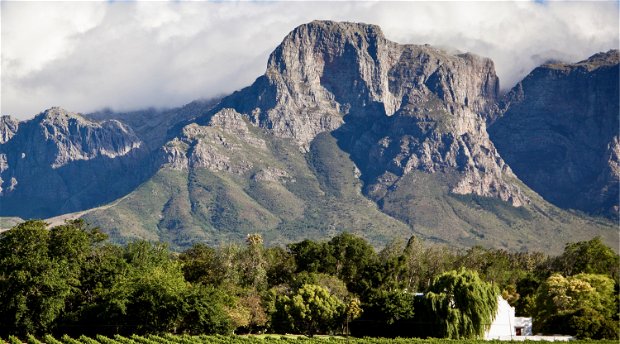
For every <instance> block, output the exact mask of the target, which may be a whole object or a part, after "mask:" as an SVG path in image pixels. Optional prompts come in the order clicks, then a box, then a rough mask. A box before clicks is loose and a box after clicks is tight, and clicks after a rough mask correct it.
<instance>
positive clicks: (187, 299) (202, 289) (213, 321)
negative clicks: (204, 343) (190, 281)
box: [178, 284, 234, 335]
mask: <svg viewBox="0 0 620 344" xmlns="http://www.w3.org/2000/svg"><path fill="white" fill-rule="evenodd" d="M227 304H230V298H229V296H228V295H226V294H225V293H223V292H222V291H221V290H218V289H216V288H214V287H213V286H205V285H202V284H197V285H195V286H192V287H191V288H189V289H187V290H186V291H185V295H184V296H183V298H182V301H181V318H182V320H181V321H180V323H179V327H178V331H179V332H182V333H189V334H193V335H198V334H230V333H232V331H233V330H234V327H233V323H232V321H231V319H230V317H229V316H228V314H227V311H226V305H227Z"/></svg>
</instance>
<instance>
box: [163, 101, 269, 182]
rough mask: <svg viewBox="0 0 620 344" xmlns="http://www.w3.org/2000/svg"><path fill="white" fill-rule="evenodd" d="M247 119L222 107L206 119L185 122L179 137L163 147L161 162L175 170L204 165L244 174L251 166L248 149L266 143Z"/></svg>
mask: <svg viewBox="0 0 620 344" xmlns="http://www.w3.org/2000/svg"><path fill="white" fill-rule="evenodd" d="M249 125H251V124H249V123H248V121H247V119H245V118H244V117H243V116H242V115H241V114H239V113H238V112H236V111H235V110H232V109H222V110H220V111H219V112H217V113H216V114H214V115H213V116H211V117H210V119H209V123H208V124H207V125H205V126H201V125H198V124H195V123H192V124H189V125H187V126H185V127H184V128H183V130H182V133H181V135H180V137H177V138H174V139H173V140H171V141H169V142H168V143H167V144H166V145H165V146H164V147H163V149H162V150H163V160H164V166H168V167H171V168H173V169H177V170H183V169H190V168H206V169H209V170H211V171H214V172H217V171H226V172H229V173H234V174H244V173H246V172H247V171H249V170H250V169H251V168H252V166H253V165H252V163H251V162H250V160H251V158H250V156H248V149H247V147H248V146H249V147H252V148H251V149H250V150H254V149H258V150H266V149H267V147H266V143H265V141H264V140H262V139H261V138H259V137H257V136H256V135H254V134H253V133H252V132H251V131H250V129H249Z"/></svg>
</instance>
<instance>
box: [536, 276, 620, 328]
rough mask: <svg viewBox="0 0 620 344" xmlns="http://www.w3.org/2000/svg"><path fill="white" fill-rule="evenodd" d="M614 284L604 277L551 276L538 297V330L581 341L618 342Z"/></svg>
mask: <svg viewBox="0 0 620 344" xmlns="http://www.w3.org/2000/svg"><path fill="white" fill-rule="evenodd" d="M617 311H618V304H617V298H616V295H615V292H614V281H613V280H612V279H611V278H609V277H607V276H605V275H596V274H579V275H575V276H570V277H564V276H562V275H560V274H554V275H552V276H550V277H549V278H548V279H547V280H546V281H545V282H544V283H542V284H541V286H540V287H539V289H538V291H537V293H536V306H535V314H534V317H535V318H536V319H537V321H536V323H535V326H536V328H535V330H536V331H541V332H544V333H558V332H561V333H565V334H570V335H575V336H577V337H578V338H595V339H600V338H609V339H616V338H618V322H617V319H614V317H615V316H617Z"/></svg>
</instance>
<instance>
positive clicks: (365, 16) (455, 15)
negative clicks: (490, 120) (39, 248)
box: [0, 1, 619, 120]
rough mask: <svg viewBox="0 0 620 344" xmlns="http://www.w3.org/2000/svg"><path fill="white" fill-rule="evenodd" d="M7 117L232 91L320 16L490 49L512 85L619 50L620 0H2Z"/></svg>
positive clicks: (404, 38) (172, 101)
mask: <svg viewBox="0 0 620 344" xmlns="http://www.w3.org/2000/svg"><path fill="white" fill-rule="evenodd" d="M0 10H1V12H0V13H1V15H0V17H1V18H0V26H1V41H0V48H1V49H0V50H1V53H0V55H1V70H0V73H1V74H0V79H1V80H0V86H1V92H0V93H1V98H0V114H2V115H11V116H13V117H16V118H19V119H22V120H23V119H28V118H31V117H33V116H34V115H36V114H38V113H39V112H41V111H43V110H45V109H47V108H49V107H52V106H61V107H63V108H65V109H67V110H70V111H73V112H82V113H88V112H94V111H97V110H101V109H103V108H110V109H113V110H115V111H130V110H135V109H141V108H147V107H157V108H169V107H176V106H181V105H183V104H186V103H188V102H190V101H192V100H196V99H205V98H211V97H215V96H221V95H226V94H228V93H230V92H232V91H234V90H237V89H240V88H242V87H244V86H247V85H249V84H251V83H252V82H253V81H254V80H255V79H256V78H257V77H258V76H260V75H262V74H263V73H264V71H265V68H266V64H267V59H268V56H269V54H270V53H271V51H273V49H275V47H276V46H277V45H278V44H279V43H280V42H281V41H282V39H283V38H284V36H285V35H286V34H287V33H288V32H290V31H291V30H292V29H294V28H295V27H296V26H298V25H300V24H303V23H306V22H310V21H312V20H315V19H330V20H339V21H355V22H365V23H371V24H377V25H379V26H381V28H382V29H383V32H384V34H385V36H386V37H387V38H388V39H390V40H393V41H396V42H398V43H403V44H405V43H412V44H431V45H433V46H437V47H442V48H446V49H454V50H458V51H463V52H465V51H468V52H472V53H475V54H477V55H481V56H486V57H490V58H491V59H493V61H494V62H495V67H496V71H497V74H498V75H499V78H500V83H501V87H502V89H504V90H505V89H509V88H510V87H512V86H514V85H515V84H516V83H517V82H518V81H519V80H520V79H522V78H523V77H524V76H526V75H527V74H528V73H529V72H530V71H531V70H532V69H533V68H535V67H536V66H538V65H540V64H542V63H544V62H546V61H549V60H552V59H553V60H560V61H566V62H576V61H579V60H583V59H585V58H587V57H589V56H590V55H593V54H594V53H597V52H600V51H607V50H609V49H617V48H618V45H619V43H618V41H619V34H618V27H619V22H618V21H619V19H618V16H619V12H618V2H617V1H616V2H575V1H573V2H534V1H531V2H530V1H525V2H419V1H416V2H369V1H365V2H348V1H339V2H326V1H322V2H302V1H296V2H290V1H287V2H275V1H254V2H244V1H237V2H227V1H216V2H182V1H175V2H13V1H2V2H0Z"/></svg>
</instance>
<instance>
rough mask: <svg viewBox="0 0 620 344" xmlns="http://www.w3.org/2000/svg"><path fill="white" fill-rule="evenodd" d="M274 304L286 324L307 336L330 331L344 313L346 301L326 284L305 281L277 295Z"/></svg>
mask: <svg viewBox="0 0 620 344" xmlns="http://www.w3.org/2000/svg"><path fill="white" fill-rule="evenodd" d="M276 308H277V312H278V313H279V314H281V315H282V316H283V318H284V319H283V320H284V321H286V322H287V324H286V325H287V326H288V328H290V329H292V330H293V331H296V332H299V333H304V334H308V335H310V336H312V335H315V334H317V333H329V332H330V331H333V330H334V329H336V328H338V327H339V326H341V325H342V322H343V321H344V320H345V318H344V317H346V305H345V304H344V303H343V302H342V301H340V300H339V299H338V298H337V297H335V296H333V295H331V294H330V292H329V291H328V290H327V289H326V288H324V287H321V286H319V285H314V284H304V285H303V286H302V287H301V288H299V290H297V291H296V292H295V293H293V294H291V295H290V296H287V295H282V296H280V297H279V298H278V300H277V301H276Z"/></svg>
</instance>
